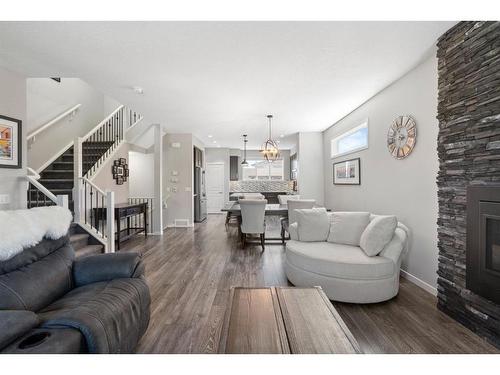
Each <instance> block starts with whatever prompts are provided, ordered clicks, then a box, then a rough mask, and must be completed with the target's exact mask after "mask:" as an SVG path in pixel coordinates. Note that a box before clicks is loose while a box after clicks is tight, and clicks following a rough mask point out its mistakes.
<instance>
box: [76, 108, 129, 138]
mask: <svg viewBox="0 0 500 375" xmlns="http://www.w3.org/2000/svg"><path fill="white" fill-rule="evenodd" d="M124 107H125V106H124V105H121V106H119V107H118V108H117V109H115V110H114V111H113V112H111V114H110V115H109V116H108V117H106V118H105V119H104V120H102V121H101V122H100V123H99V124H97V125H96V126H94V127H93V128H92V130H90V131H89V132H88V133H87V134H85V135H84V136H83V137H81V138H83V140H84V141H86V140H87V138H89V137H90V136H91V135H92V134H94V132H95V131H96V130H97V129H99V128H100V127H101V126H102V125H104V124H105V123H106V122H107V121H108V120H109V119H110V118H112V117H113V116H114V115H116V113H117V112H118V111H120V110H121V109H122V108H124Z"/></svg>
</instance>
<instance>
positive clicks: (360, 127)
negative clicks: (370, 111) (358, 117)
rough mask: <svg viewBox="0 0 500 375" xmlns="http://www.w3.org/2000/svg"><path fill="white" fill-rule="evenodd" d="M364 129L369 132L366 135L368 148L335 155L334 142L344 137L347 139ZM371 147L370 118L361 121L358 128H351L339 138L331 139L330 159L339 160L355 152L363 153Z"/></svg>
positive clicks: (359, 148) (338, 136) (364, 147)
mask: <svg viewBox="0 0 500 375" xmlns="http://www.w3.org/2000/svg"><path fill="white" fill-rule="evenodd" d="M364 127H366V131H367V134H366V138H367V142H366V146H362V147H358V148H356V149H352V150H349V151H346V152H341V153H336V154H333V143H334V142H336V141H338V140H339V139H341V138H344V137H347V136H349V135H351V134H354V133H356V132H357V131H358V130H360V129H362V128H364ZM369 146H370V123H369V121H368V118H367V119H365V120H363V121H361V122H360V123H359V125H356V126H354V127H352V128H350V129H349V130H347V131H345V132H343V133H340V134H338V135H337V136H335V137H333V138H332V139H330V159H336V158H339V157H341V156H345V155H349V154H353V153H355V152H359V151H363V150H366V149H368V147H369Z"/></svg>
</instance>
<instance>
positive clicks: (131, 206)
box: [94, 202, 148, 250]
mask: <svg viewBox="0 0 500 375" xmlns="http://www.w3.org/2000/svg"><path fill="white" fill-rule="evenodd" d="M147 214H148V204H147V203H146V202H144V203H118V204H115V220H116V242H117V244H116V248H117V249H118V250H120V242H123V241H125V240H127V239H129V238H130V237H132V236H134V235H136V234H138V233H142V232H144V235H146V236H147V235H148V230H147V228H148V215H147ZM136 215H144V225H143V226H142V227H131V226H130V218H131V217H132V216H136ZM94 218H95V221H96V226H97V228H99V221H100V220H106V207H104V208H102V207H99V208H94ZM123 219H127V226H126V227H125V228H123V229H122V228H121V221H122V220H123Z"/></svg>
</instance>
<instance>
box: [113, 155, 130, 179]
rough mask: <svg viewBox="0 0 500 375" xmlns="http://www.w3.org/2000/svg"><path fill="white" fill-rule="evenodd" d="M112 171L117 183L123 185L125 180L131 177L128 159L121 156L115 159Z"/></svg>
mask: <svg viewBox="0 0 500 375" xmlns="http://www.w3.org/2000/svg"><path fill="white" fill-rule="evenodd" d="M111 173H112V174H113V178H114V179H115V180H116V184H117V185H123V183H124V182H127V180H128V177H129V170H128V164H127V159H125V158H119V159H116V160H114V161H113V165H112V166H111Z"/></svg>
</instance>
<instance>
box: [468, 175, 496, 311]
mask: <svg viewBox="0 0 500 375" xmlns="http://www.w3.org/2000/svg"><path fill="white" fill-rule="evenodd" d="M466 255H467V270H466V280H467V288H468V289H469V290H471V291H473V292H474V293H476V294H478V295H480V296H482V297H485V298H487V299H489V300H491V301H494V302H496V303H500V186H498V185H497V186H490V185H485V186H482V185H472V186H469V188H468V189H467V252H466Z"/></svg>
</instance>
